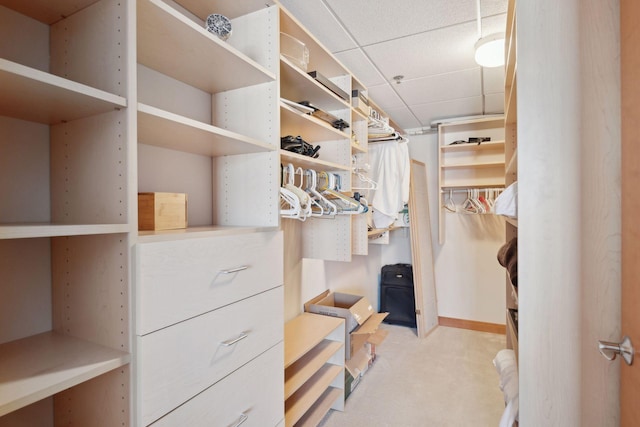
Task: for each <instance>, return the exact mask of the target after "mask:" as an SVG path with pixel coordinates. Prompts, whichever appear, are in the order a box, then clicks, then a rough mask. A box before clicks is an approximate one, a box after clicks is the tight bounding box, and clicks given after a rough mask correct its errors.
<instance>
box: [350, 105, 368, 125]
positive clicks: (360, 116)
mask: <svg viewBox="0 0 640 427" xmlns="http://www.w3.org/2000/svg"><path fill="white" fill-rule="evenodd" d="M351 120H352V121H354V122H355V121H358V120H362V121H368V120H369V117H367V116H366V115H365V114H364V113H363V112H362V111H360V110H358V109H357V108H354V107H353V106H352V107H351Z"/></svg>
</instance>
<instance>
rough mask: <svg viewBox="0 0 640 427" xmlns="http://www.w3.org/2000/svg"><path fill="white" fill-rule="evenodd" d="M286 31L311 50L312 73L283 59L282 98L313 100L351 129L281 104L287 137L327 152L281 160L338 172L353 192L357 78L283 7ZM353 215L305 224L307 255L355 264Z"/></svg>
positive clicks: (347, 190) (283, 153) (343, 185)
mask: <svg viewBox="0 0 640 427" xmlns="http://www.w3.org/2000/svg"><path fill="white" fill-rule="evenodd" d="M280 32H282V33H285V34H288V35H289V36H292V37H294V38H296V39H297V40H299V41H300V42H302V43H304V44H305V46H306V47H307V49H308V50H309V62H308V66H307V70H303V69H301V68H299V67H297V66H296V65H294V64H293V63H292V62H291V61H290V60H289V59H288V58H286V57H285V56H284V55H281V56H280V96H281V97H282V98H284V99H286V100H288V101H292V102H302V101H306V102H309V103H310V104H311V105H313V106H314V107H316V108H319V109H321V110H323V111H325V112H327V113H329V114H331V115H333V116H335V117H336V118H338V119H341V120H343V121H344V122H345V123H346V124H348V125H349V127H346V128H344V129H343V130H339V129H334V128H333V127H332V126H331V125H330V124H328V123H326V122H323V121H322V120H318V119H317V118H315V117H311V116H307V115H305V114H304V113H300V112H297V111H296V110H295V109H294V108H291V107H289V106H287V105H284V104H281V107H280V115H281V129H280V131H281V136H287V135H291V136H294V137H295V136H300V137H302V139H304V140H305V141H307V142H309V143H310V144H313V145H314V146H316V145H320V147H321V148H320V151H319V156H318V158H316V159H314V158H310V157H307V156H302V155H298V154H295V153H290V152H288V151H285V150H281V151H280V157H281V159H280V161H281V163H282V164H285V165H286V164H288V163H291V164H293V165H294V166H295V167H296V168H298V167H301V168H303V169H314V170H316V171H317V172H320V171H325V172H329V173H333V174H336V175H338V176H339V177H340V181H341V191H342V192H345V193H347V194H350V191H351V181H352V176H351V171H352V166H351V160H352V159H351V155H352V142H351V139H352V138H351V132H352V129H353V123H352V109H351V99H350V98H351V84H352V83H351V82H352V75H351V74H350V73H349V71H348V70H347V69H346V68H345V67H344V66H343V65H342V64H341V63H340V62H339V61H338V60H337V59H336V58H335V57H334V56H333V55H332V54H331V53H330V52H329V51H328V50H327V49H326V48H325V47H324V46H322V44H321V43H320V42H318V41H317V40H316V39H315V37H314V36H313V35H311V34H310V33H309V32H308V31H307V30H306V29H305V28H304V27H303V26H302V25H301V24H300V23H299V22H298V21H297V20H296V18H295V17H293V16H292V15H291V14H290V13H289V12H288V11H287V10H286V9H285V8H283V7H280ZM313 71H315V72H317V73H319V74H321V75H322V76H324V77H325V78H326V79H328V80H329V81H330V82H331V83H332V84H334V85H336V86H337V87H338V88H339V90H340V91H342V92H343V95H345V96H344V97H341V96H339V95H337V94H336V93H334V92H332V91H331V90H329V89H328V88H327V87H325V86H324V85H323V84H321V83H319V82H318V81H317V80H316V79H314V78H313V77H312V76H311V75H309V72H313ZM352 216H353V215H333V216H331V217H330V218H307V219H306V221H305V222H304V223H302V225H301V226H300V229H301V230H300V232H301V233H302V236H303V237H302V248H303V256H304V257H305V258H316V259H325V260H333V261H350V260H351V255H352V250H351V236H352V227H351V223H352V218H351V217H352ZM287 221H289V220H287Z"/></svg>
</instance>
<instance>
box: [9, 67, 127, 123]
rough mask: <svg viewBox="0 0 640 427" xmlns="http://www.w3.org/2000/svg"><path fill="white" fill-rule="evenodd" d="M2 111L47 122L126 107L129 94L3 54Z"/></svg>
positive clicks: (61, 120) (11, 115) (30, 119)
mask: <svg viewBox="0 0 640 427" xmlns="http://www.w3.org/2000/svg"><path fill="white" fill-rule="evenodd" d="M0 86H2V96H0V115H2V116H10V117H15V118H18V119H22V120H28V121H33V122H38V123H44V124H54V123H61V122H63V121H71V120H75V119H79V118H83V117H89V116H93V115H96V114H101V113H106V112H108V111H113V110H115V109H118V108H125V107H126V106H127V101H126V99H125V98H122V97H120V96H117V95H114V94H112V93H108V92H105V91H102V90H99V89H95V88H93V87H90V86H87V85H84V84H81V83H77V82H74V81H71V80H68V79H65V78H62V77H58V76H55V75H53V74H49V73H45V72H43V71H40V70H36V69H34V68H30V67H26V66H24V65H21V64H17V63H15V62H11V61H8V60H6V59H3V58H0Z"/></svg>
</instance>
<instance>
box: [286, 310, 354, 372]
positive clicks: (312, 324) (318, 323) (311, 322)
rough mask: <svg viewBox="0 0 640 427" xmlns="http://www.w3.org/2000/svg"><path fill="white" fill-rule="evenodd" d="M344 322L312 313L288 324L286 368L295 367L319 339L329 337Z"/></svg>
mask: <svg viewBox="0 0 640 427" xmlns="http://www.w3.org/2000/svg"><path fill="white" fill-rule="evenodd" d="M342 322H343V320H341V319H339V318H333V317H327V316H322V315H317V314H312V313H302V314H301V315H300V316H298V317H296V318H294V319H293V320H291V321H289V322H287V323H286V324H285V329H284V367H285V368H288V367H289V366H291V365H293V364H294V363H295V362H296V361H297V360H299V359H300V358H301V357H302V356H304V355H305V354H306V353H307V352H308V351H309V350H311V349H312V348H313V347H314V346H315V345H316V344H317V343H318V337H324V336H327V335H329V334H330V333H331V332H332V331H333V330H335V329H336V328H338V327H339V326H340V324H341V323H342ZM309 331H313V334H310V333H309Z"/></svg>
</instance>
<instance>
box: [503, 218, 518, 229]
mask: <svg viewBox="0 0 640 427" xmlns="http://www.w3.org/2000/svg"><path fill="white" fill-rule="evenodd" d="M503 218H504V220H505V221H507V222H508V223H509V224H511V225H513V226H514V227H516V228H517V227H518V220H517V219H515V218H509V217H507V216H505V217H503Z"/></svg>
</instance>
